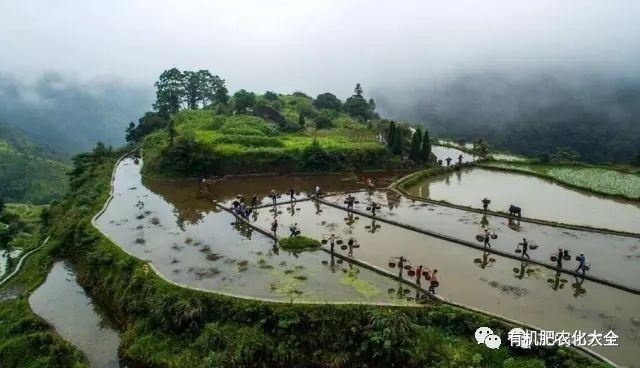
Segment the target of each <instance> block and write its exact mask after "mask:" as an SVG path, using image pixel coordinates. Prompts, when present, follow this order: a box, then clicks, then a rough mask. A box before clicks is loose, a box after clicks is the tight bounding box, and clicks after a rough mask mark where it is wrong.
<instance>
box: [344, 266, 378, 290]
mask: <svg viewBox="0 0 640 368" xmlns="http://www.w3.org/2000/svg"><path fill="white" fill-rule="evenodd" d="M359 273H360V270H359V269H357V268H349V269H348V270H347V272H345V273H344V274H343V275H342V277H341V278H340V283H341V284H344V285H350V286H351V287H353V288H354V289H355V290H356V291H357V292H358V293H360V294H362V295H364V296H366V297H374V296H376V295H378V294H380V290H379V289H378V288H376V287H375V286H373V285H371V284H370V283H368V282H366V281H364V280H362V279H359V278H358V274H359Z"/></svg>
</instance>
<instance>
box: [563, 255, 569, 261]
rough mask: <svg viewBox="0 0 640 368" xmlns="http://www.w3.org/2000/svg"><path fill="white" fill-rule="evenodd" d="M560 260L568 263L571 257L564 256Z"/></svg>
mask: <svg viewBox="0 0 640 368" xmlns="http://www.w3.org/2000/svg"><path fill="white" fill-rule="evenodd" d="M562 259H564V260H565V261H570V260H571V256H570V255H568V254H566V255H565V256H563V257H562Z"/></svg>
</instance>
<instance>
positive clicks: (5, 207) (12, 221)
mask: <svg viewBox="0 0 640 368" xmlns="http://www.w3.org/2000/svg"><path fill="white" fill-rule="evenodd" d="M44 210H45V207H44V206H30V205H26V204H22V203H10V204H9V203H7V204H3V203H2V201H1V200H0V252H12V251H13V250H17V249H22V250H23V252H25V251H28V250H29V249H30V248H32V247H33V246H37V245H38V244H37V243H34V239H37V238H38V235H39V231H40V218H41V216H42V213H43V211H44ZM6 267H7V269H6V270H2V271H5V272H0V275H6V274H8V273H9V272H10V271H11V270H12V269H13V268H14V267H15V262H14V260H13V259H12V258H8V262H7V264H6ZM0 278H1V277H0Z"/></svg>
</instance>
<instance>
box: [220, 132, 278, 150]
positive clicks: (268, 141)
mask: <svg viewBox="0 0 640 368" xmlns="http://www.w3.org/2000/svg"><path fill="white" fill-rule="evenodd" d="M213 143H215V144H225V143H226V144H240V145H243V146H246V147H283V146H284V144H283V143H282V142H281V141H280V140H279V139H278V138H274V137H264V136H260V135H240V134H229V135H223V136H221V137H217V138H214V139H213Z"/></svg>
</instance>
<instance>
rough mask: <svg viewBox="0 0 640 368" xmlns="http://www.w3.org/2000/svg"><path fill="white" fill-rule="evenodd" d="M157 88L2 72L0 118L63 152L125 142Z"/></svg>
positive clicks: (49, 74)
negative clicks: (26, 77) (131, 124)
mask: <svg viewBox="0 0 640 368" xmlns="http://www.w3.org/2000/svg"><path fill="white" fill-rule="evenodd" d="M152 93H153V90H152V89H150V88H137V87H132V86H129V85H124V84H121V83H117V82H109V83H99V82H95V83H81V82H77V81H73V80H69V79H65V78H64V77H62V76H61V75H60V74H56V73H47V74H43V75H41V76H39V77H37V78H36V79H35V80H33V81H30V82H28V81H24V79H23V78H20V79H18V78H16V77H13V76H9V75H2V74H0V119H1V120H4V121H6V122H7V123H9V124H13V125H14V126H16V127H18V128H20V129H21V130H23V131H25V132H26V133H27V134H28V135H29V136H31V137H32V138H34V139H35V140H37V141H41V142H44V143H46V144H48V145H49V146H50V147H51V148H52V149H53V150H55V151H57V152H59V153H60V154H62V155H67V156H68V155H70V154H74V153H77V152H81V151H86V150H88V149H90V148H92V147H93V146H94V145H95V143H96V142H98V141H102V142H104V143H105V144H107V145H114V146H117V145H121V144H123V143H124V129H125V128H126V126H127V124H128V123H129V122H130V121H137V119H138V117H140V116H141V115H142V113H143V112H144V111H146V110H147V109H148V108H149V107H150V105H151V101H152V99H153V95H152Z"/></svg>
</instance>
